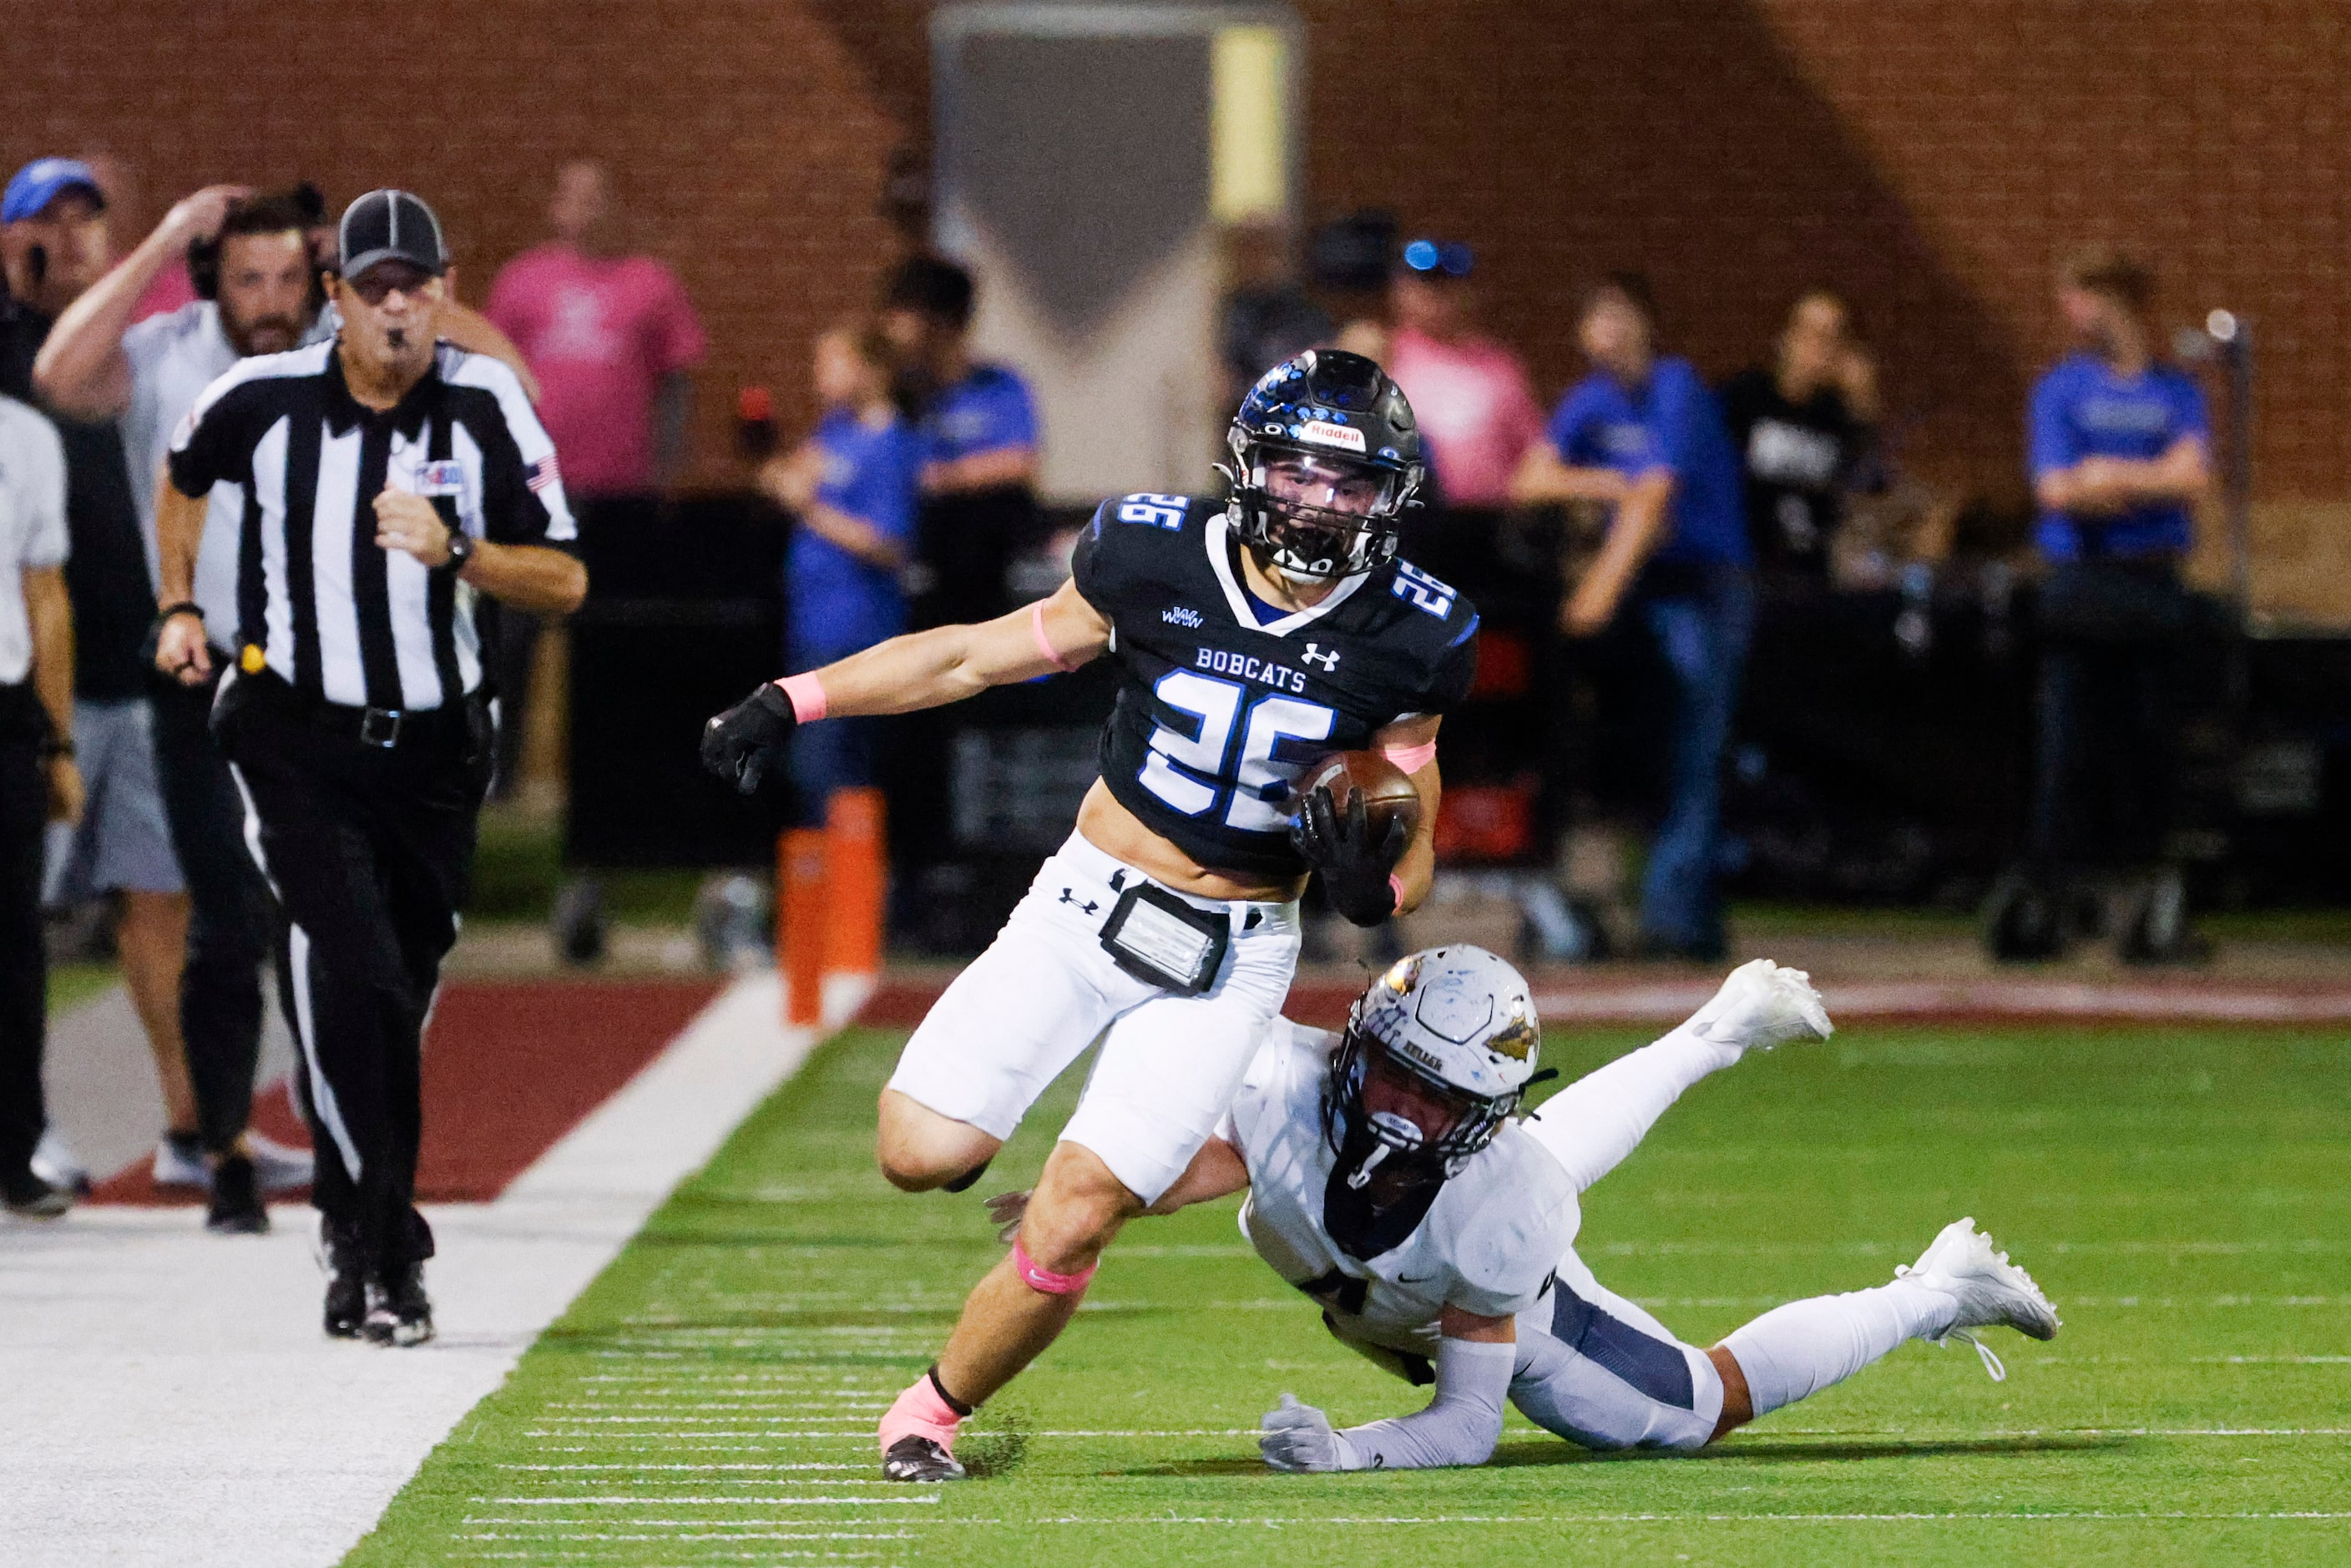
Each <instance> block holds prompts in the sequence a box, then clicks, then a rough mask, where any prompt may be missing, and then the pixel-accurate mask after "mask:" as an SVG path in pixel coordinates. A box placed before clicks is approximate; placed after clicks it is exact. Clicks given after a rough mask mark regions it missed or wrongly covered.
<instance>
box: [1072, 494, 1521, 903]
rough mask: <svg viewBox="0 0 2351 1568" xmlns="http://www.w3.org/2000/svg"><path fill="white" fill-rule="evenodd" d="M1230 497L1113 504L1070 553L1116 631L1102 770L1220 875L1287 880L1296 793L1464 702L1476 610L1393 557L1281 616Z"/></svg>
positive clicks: (1293, 862)
mask: <svg viewBox="0 0 2351 1568" xmlns="http://www.w3.org/2000/svg"><path fill="white" fill-rule="evenodd" d="M1241 549H1242V546H1241V545H1240V542H1239V540H1238V538H1236V537H1235V536H1234V534H1233V531H1232V529H1231V528H1230V526H1229V525H1228V522H1227V521H1226V518H1225V515H1224V507H1223V504H1222V503H1221V502H1218V501H1215V500H1210V499H1206V498H1203V497H1185V496H1155V495H1147V494H1146V495H1138V496H1128V497H1124V498H1123V499H1120V500H1115V501H1106V502H1104V503H1103V504H1102V507H1101V509H1100V510H1098V511H1096V512H1095V513H1094V517H1093V521H1092V523H1090V524H1089V525H1087V527H1086V529H1085V531H1084V532H1083V533H1082V534H1081V535H1080V536H1079V538H1078V546H1077V551H1076V554H1075V555H1074V556H1073V557H1072V559H1071V575H1072V577H1073V579H1074V580H1075V582H1076V585H1077V590H1078V592H1079V593H1080V594H1081V595H1083V596H1084V598H1085V601H1086V602H1087V603H1089V604H1091V605H1092V606H1093V607H1094V609H1095V611H1096V612H1098V613H1100V614H1101V616H1102V619H1103V620H1105V621H1107V622H1110V624H1111V644H1110V645H1111V652H1112V654H1113V657H1115V658H1116V659H1117V661H1118V702H1117V706H1115V707H1114V708H1113V709H1112V711H1111V716H1110V719H1109V722H1108V723H1107V724H1106V725H1105V726H1104V727H1103V730H1102V781H1103V782H1104V783H1105V784H1106V785H1108V786H1109V789H1110V792H1111V793H1112V794H1113V796H1115V797H1116V798H1117V799H1118V801H1119V803H1120V804H1121V805H1123V806H1124V807H1125V808H1126V809H1127V810H1130V811H1132V812H1134V815H1135V816H1136V817H1137V818H1138V819H1140V820H1141V821H1142V822H1143V823H1144V826H1146V827H1148V828H1150V829H1151V830H1152V831H1154V832H1156V833H1158V834H1159V835H1160V836H1162V837H1163V838H1165V839H1167V840H1168V841H1171V842H1172V843H1174V844H1175V846H1176V847H1177V848H1179V849H1181V850H1182V851H1183V852H1185V853H1186V854H1188V855H1190V856H1191V857H1192V858H1193V859H1194V860H1195V861H1196V862H1199V863H1200V864H1201V865H1202V866H1204V867H1207V869H1209V870H1211V871H1221V872H1228V873H1246V874H1249V875H1252V876H1264V877H1293V876H1299V875H1301V874H1303V873H1304V872H1305V870H1306V865H1305V862H1303V861H1301V859H1300V858H1299V856H1298V852H1297V851H1295V850H1293V849H1292V848H1291V847H1290V816H1289V811H1288V809H1287V808H1288V802H1289V798H1290V789H1291V787H1292V785H1293V783H1294V782H1295V781H1296V779H1298V777H1299V776H1300V775H1301V774H1302V773H1303V772H1305V771H1306V770H1307V769H1308V768H1310V767H1311V765H1312V764H1314V763H1315V762H1317V761H1319V760H1320V759H1321V758H1324V757H1327V756H1329V755H1330V754H1331V753H1332V752H1334V751H1353V750H1360V749H1362V748H1363V747H1366V746H1368V745H1369V744H1370V743H1371V738H1372V736H1373V735H1374V732H1376V731H1378V730H1380V729H1383V728H1384V727H1387V726H1388V725H1391V724H1394V723H1395V721H1396V720H1398V719H1400V718H1405V717H1407V716H1412V715H1416V714H1442V713H1445V712H1447V710H1448V709H1450V708H1452V707H1453V706H1456V705H1457V704H1458V703H1459V702H1460V701H1461V699H1462V698H1463V697H1464V696H1465V695H1468V690H1469V682H1470V677H1471V676H1472V674H1474V673H1475V671H1476V668H1477V641H1478V612H1477V611H1476V610H1475V609H1474V608H1472V606H1471V605H1470V603H1469V601H1468V600H1466V599H1464V598H1462V597H1461V595H1460V594H1458V592H1456V591H1454V590H1453V589H1451V588H1449V587H1447V586H1446V585H1445V584H1444V583H1442V582H1439V581H1437V580H1436V579H1435V578H1433V577H1430V576H1429V575H1428V574H1427V573H1426V572H1424V571H1422V570H1419V569H1418V568H1417V567H1415V566H1413V565H1412V564H1411V563H1410V562H1408V561H1405V560H1401V559H1398V560H1394V561H1391V562H1389V563H1388V564H1387V565H1385V566H1383V567H1380V568H1378V569H1376V570H1373V571H1370V572H1367V573H1364V574H1363V575H1362V576H1358V577H1351V578H1346V579H1343V580H1341V581H1340V583H1339V585H1338V586H1337V587H1336V588H1335V589H1333V590H1332V592H1331V593H1330V595H1329V596H1328V597H1326V598H1325V599H1323V600H1322V602H1321V603H1319V604H1315V605H1312V606H1310V607H1309V608H1307V609H1304V610H1300V611H1292V612H1282V611H1280V610H1278V609H1276V608H1275V607H1273V606H1271V605H1268V604H1265V603H1263V602H1261V601H1259V600H1258V599H1257V598H1256V596H1255V595H1253V594H1251V593H1250V592H1249V588H1248V586H1247V580H1246V579H1245V578H1244V577H1243V576H1242V573H1241V563H1240V551H1241Z"/></svg>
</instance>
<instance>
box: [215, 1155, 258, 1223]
mask: <svg viewBox="0 0 2351 1568" xmlns="http://www.w3.org/2000/svg"><path fill="white" fill-rule="evenodd" d="M204 1228H205V1229H206V1230H209V1231H212V1232H213V1233H214V1234H215V1235H218V1236H259V1235H261V1234H262V1233H263V1232H264V1231H266V1230H267V1229H268V1228H269V1210H268V1209H266V1208H265V1207H262V1204H261V1179H260V1177H259V1176H257V1175H256V1174H255V1172H254V1168H253V1162H252V1161H251V1160H249V1159H246V1157H245V1156H244V1155H229V1156H228V1157H227V1158H226V1159H225V1160H223V1161H221V1163H220V1164H219V1165H217V1166H214V1167H213V1191H212V1197H210V1198H209V1199H207V1200H206V1202H205V1204H204Z"/></svg>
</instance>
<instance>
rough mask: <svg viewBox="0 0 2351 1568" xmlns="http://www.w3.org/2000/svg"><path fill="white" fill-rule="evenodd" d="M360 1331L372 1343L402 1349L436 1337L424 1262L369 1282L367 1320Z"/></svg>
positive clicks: (400, 1267) (412, 1264) (387, 1272)
mask: <svg viewBox="0 0 2351 1568" xmlns="http://www.w3.org/2000/svg"><path fill="white" fill-rule="evenodd" d="M360 1333H364V1334H365V1335H367V1338H368V1342H369V1343H371V1344H381V1345H395V1346H402V1347H405V1346H408V1345H412V1344H423V1343H424V1342H425V1341H426V1340H428V1339H431V1338H432V1337H433V1302H432V1300H431V1298H429V1297H428V1296H426V1295H425V1293H424V1265H423V1263H421V1262H419V1263H404V1264H402V1265H401V1266H399V1267H398V1268H395V1269H392V1270H388V1271H385V1272H381V1273H379V1274H378V1276H377V1277H376V1278H375V1279H372V1280H370V1281H368V1287H367V1321H366V1322H365V1323H363V1324H362V1325H361V1326H360Z"/></svg>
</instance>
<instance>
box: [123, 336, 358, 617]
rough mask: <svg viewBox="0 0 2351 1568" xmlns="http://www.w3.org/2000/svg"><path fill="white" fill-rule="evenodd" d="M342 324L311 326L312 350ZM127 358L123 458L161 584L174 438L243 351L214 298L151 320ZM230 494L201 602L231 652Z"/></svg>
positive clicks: (150, 566) (201, 573) (204, 556)
mask: <svg viewBox="0 0 2351 1568" xmlns="http://www.w3.org/2000/svg"><path fill="white" fill-rule="evenodd" d="M340 324H341V318H340V317H339V316H337V315H336V314H335V308H334V307H333V306H331V305H329V306H328V307H327V308H326V309H325V310H324V311H323V312H322V313H321V314H320V315H319V318H318V319H316V320H314V321H312V322H311V323H310V328H309V330H308V331H307V332H305V333H304V334H303V335H302V341H303V343H304V344H306V345H307V344H310V343H323V342H325V341H326V340H328V339H329V338H331V337H333V336H334V335H335V332H336V329H338V328H339V327H340ZM122 354H123V357H124V358H125V359H126V360H128V361H130V362H131V402H130V404H129V405H128V406H127V407H125V408H124V409H123V411H122V417H121V419H120V428H121V432H122V455H123V456H124V457H125V458H126V459H128V460H129V463H130V465H131V496H132V497H133V498H134V499H135V500H136V501H137V502H138V504H139V525H140V528H141V530H142V531H143V532H144V534H145V536H146V544H147V573H148V576H149V577H150V578H151V579H156V578H159V574H160V570H161V569H160V567H159V566H158V564H157V556H158V550H157V545H156V538H155V480H156V476H157V475H158V474H160V473H162V467H163V460H164V458H165V457H166V456H168V455H170V453H171V450H172V433H173V432H174V431H176V430H178V429H179V426H180V422H181V421H182V420H183V419H185V418H186V417H187V415H188V411H189V410H190V409H192V408H193V407H195V406H196V400H197V399H198V398H200V397H202V396H203V395H204V389H206V388H207V387H209V386H211V385H212V384H213V382H216V381H218V380H219V379H220V378H221V377H222V376H224V375H225V374H227V373H228V372H229V371H231V370H233V369H234V368H235V365H236V362H237V360H238V358H239V356H238V354H237V351H236V348H235V345H234V344H232V343H231V342H230V341H229V340H228V334H227V333H226V332H225V331H223V330H222V329H221V323H220V307H219V306H218V305H216V304H214V302H213V301H212V300H209V299H192V300H190V301H189V302H188V303H187V304H185V305H183V306H181V307H180V308H178V309H177V310H173V311H170V312H168V313H167V314H164V315H162V316H150V317H148V318H147V319H145V320H144V321H140V322H137V323H135V324H133V325H132V326H131V329H130V330H128V331H126V332H125V333H123V334H122ZM215 489H216V490H218V491H223V492H225V498H226V499H228V501H229V506H228V507H226V508H224V510H225V515H226V517H227V525H226V526H225V527H221V528H214V527H212V526H211V523H210V521H209V518H208V520H207V522H206V525H205V528H204V540H203V543H202V545H201V546H200V548H199V549H198V550H197V552H196V572H195V598H196V602H197V603H198V604H199V605H201V606H203V608H204V626H205V629H206V630H207V631H208V632H210V633H211V636H212V640H213V641H214V643H217V644H220V645H223V646H225V645H226V644H228V643H231V642H233V641H235V637H236V548H237V530H236V527H235V507H236V506H237V505H238V497H237V496H236V486H234V485H222V486H215Z"/></svg>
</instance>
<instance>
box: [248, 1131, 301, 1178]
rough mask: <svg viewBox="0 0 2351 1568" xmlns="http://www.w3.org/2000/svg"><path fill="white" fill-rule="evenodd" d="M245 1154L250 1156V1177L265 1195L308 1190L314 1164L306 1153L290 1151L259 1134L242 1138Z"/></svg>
mask: <svg viewBox="0 0 2351 1568" xmlns="http://www.w3.org/2000/svg"><path fill="white" fill-rule="evenodd" d="M245 1146H246V1153H248V1154H250V1155H252V1156H253V1174H254V1176H255V1177H256V1179H257V1180H258V1181H259V1182H260V1184H261V1190H262V1191H263V1192H265V1193H279V1192H292V1191H293V1190H294V1189H295V1188H296V1187H301V1186H309V1185H310V1180H311V1177H312V1176H314V1175H315V1174H316V1169H315V1165H316V1162H314V1161H313V1160H312V1158H311V1157H310V1151H309V1150H308V1149H297V1148H290V1147H288V1146H287V1145H284V1144H281V1143H279V1142H278V1141H277V1139H275V1138H266V1137H264V1136H262V1135H261V1134H259V1133H254V1132H248V1133H246V1134H245Z"/></svg>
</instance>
